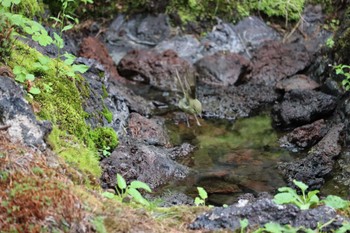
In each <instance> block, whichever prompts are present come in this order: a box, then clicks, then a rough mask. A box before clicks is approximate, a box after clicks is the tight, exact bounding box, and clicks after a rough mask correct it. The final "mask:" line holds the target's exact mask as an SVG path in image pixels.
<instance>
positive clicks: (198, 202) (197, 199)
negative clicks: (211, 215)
mask: <svg viewBox="0 0 350 233" xmlns="http://www.w3.org/2000/svg"><path fill="white" fill-rule="evenodd" d="M204 203H205V202H204V200H203V199H201V198H199V197H196V198H195V199H194V204H195V205H196V206H199V205H204Z"/></svg>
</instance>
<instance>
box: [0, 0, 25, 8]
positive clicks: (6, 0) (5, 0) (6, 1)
mask: <svg viewBox="0 0 350 233" xmlns="http://www.w3.org/2000/svg"><path fill="white" fill-rule="evenodd" d="M20 2H21V0H2V1H1V4H2V5H3V6H4V7H10V6H11V4H19V3H20Z"/></svg>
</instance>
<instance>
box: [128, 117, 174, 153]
mask: <svg viewBox="0 0 350 233" xmlns="http://www.w3.org/2000/svg"><path fill="white" fill-rule="evenodd" d="M128 126H129V127H128V129H129V132H130V134H131V137H132V138H134V139H138V140H141V141H144V142H146V143H147V144H150V145H160V146H169V144H170V143H169V136H168V134H167V133H166V129H165V126H164V121H163V120H162V119H161V118H154V119H148V118H146V117H144V116H141V115H140V114H138V113H131V114H130V119H129V125H128Z"/></svg>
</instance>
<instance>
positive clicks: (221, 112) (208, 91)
mask: <svg viewBox="0 0 350 233" xmlns="http://www.w3.org/2000/svg"><path fill="white" fill-rule="evenodd" d="M196 93H197V98H198V99H199V100H200V101H201V103H202V107H203V113H202V115H203V116H205V117H208V118H221V119H228V120H235V119H237V118H241V117H248V116H250V115H252V114H253V113H254V112H255V111H258V110H259V109H260V108H263V107H265V106H266V105H268V104H271V103H273V102H274V101H276V100H277V97H278V95H277V93H276V92H275V91H274V88H272V87H268V86H265V85H259V84H251V83H247V84H244V85H239V86H231V87H229V88H213V86H210V85H207V84H203V83H198V85H197V89H196Z"/></svg>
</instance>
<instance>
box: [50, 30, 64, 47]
mask: <svg viewBox="0 0 350 233" xmlns="http://www.w3.org/2000/svg"><path fill="white" fill-rule="evenodd" d="M53 38H54V43H55V45H56V46H57V47H58V48H60V49H62V48H63V47H64V41H63V39H62V38H61V37H60V36H59V35H58V34H57V33H56V32H54V33H53Z"/></svg>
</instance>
